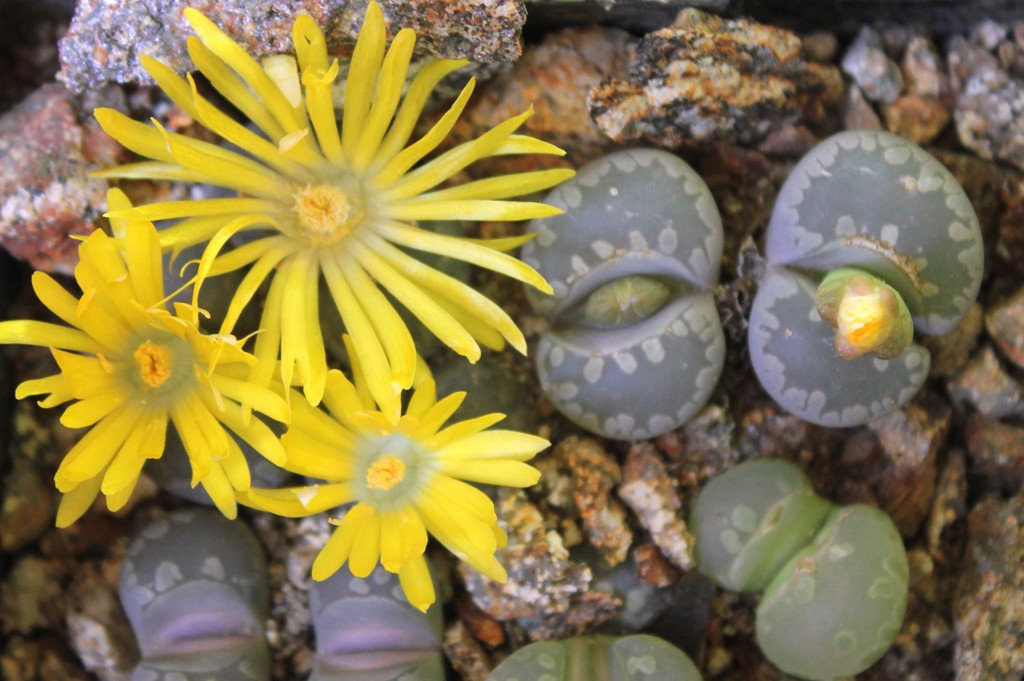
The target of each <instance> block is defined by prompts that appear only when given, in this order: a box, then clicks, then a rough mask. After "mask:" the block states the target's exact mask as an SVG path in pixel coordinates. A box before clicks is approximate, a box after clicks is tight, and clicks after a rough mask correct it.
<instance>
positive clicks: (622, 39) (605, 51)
mask: <svg viewBox="0 0 1024 681" xmlns="http://www.w3.org/2000/svg"><path fill="white" fill-rule="evenodd" d="M633 46H634V39H633V38H632V37H630V35H629V34H628V33H626V32H625V31H622V30H619V29H613V28H602V27H598V26H591V27H587V28H568V29H565V30H562V31H559V32H557V33H552V34H549V35H547V36H545V37H544V40H542V41H541V43H540V44H539V45H531V46H528V47H527V48H526V50H525V51H524V52H523V57H522V59H520V60H519V61H518V62H516V64H515V66H514V67H513V68H512V69H511V70H509V71H506V72H505V73H502V74H500V75H498V76H497V77H496V78H494V79H493V80H491V81H490V82H488V83H486V84H484V85H483V86H481V88H480V90H479V92H477V93H476V94H475V95H474V96H473V99H472V100H471V101H470V104H469V107H468V108H467V110H466V113H465V114H464V115H463V117H462V119H461V120H460V121H459V123H458V124H457V125H456V127H455V130H454V131H453V135H454V136H456V137H457V138H458V140H459V141H462V140H466V139H470V138H471V137H473V136H476V135H479V134H480V133H482V132H484V131H485V130H487V129H489V128H491V127H492V126H494V125H497V124H498V123H500V122H501V121H503V120H505V119H507V118H510V117H511V116H514V115H518V114H520V113H522V112H523V111H525V110H526V109H527V108H529V107H530V106H531V105H532V106H533V109H534V114H533V116H531V117H530V118H529V119H528V120H527V121H526V122H525V123H524V124H523V127H522V128H521V131H522V132H523V133H525V134H528V135H533V136H535V137H539V138H541V139H543V140H544V141H546V142H550V143H552V144H554V145H556V146H559V147H561V148H562V149H565V150H566V152H567V159H568V160H569V161H570V162H571V163H572V164H573V165H574V166H579V165H582V164H584V163H586V162H587V161H590V160H591V159H593V158H595V157H597V156H599V155H601V154H603V153H604V150H605V149H607V147H608V140H607V138H605V136H604V135H603V134H602V133H601V131H600V130H599V129H598V127H597V125H595V123H594V121H592V120H591V118H590V111H589V109H588V108H587V93H588V92H590V90H591V89H592V88H593V87H595V86H597V85H598V83H600V82H601V81H602V80H605V79H607V78H624V77H625V74H626V62H627V59H628V58H629V54H630V53H631V51H632V49H633ZM537 158H538V157H536V156H533V157H531V158H528V159H527V158H524V159H523V160H521V161H520V163H523V162H524V161H527V162H530V163H536V162H537ZM552 158H554V157H552ZM513 159H514V157H509V161H511V160H513ZM504 160H505V159H502V161H504ZM515 169H518V168H515ZM523 169H526V168H523Z"/></svg>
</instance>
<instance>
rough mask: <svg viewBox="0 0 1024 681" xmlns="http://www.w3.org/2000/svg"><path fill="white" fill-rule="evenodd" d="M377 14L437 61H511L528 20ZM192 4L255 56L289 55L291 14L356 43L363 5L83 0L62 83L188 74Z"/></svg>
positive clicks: (408, 9) (65, 47) (431, 9)
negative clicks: (153, 61) (164, 69)
mask: <svg viewBox="0 0 1024 681" xmlns="http://www.w3.org/2000/svg"><path fill="white" fill-rule="evenodd" d="M380 4H381V9H382V11H383V13H384V18H385V21H387V23H388V26H389V27H391V31H392V33H395V32H397V30H398V29H399V28H403V27H409V28H413V29H415V30H416V32H417V34H418V35H419V36H420V41H419V44H420V46H421V47H424V46H425V47H426V48H427V49H429V50H432V51H434V52H435V53H436V54H438V55H439V56H443V57H450V58H458V57H464V58H470V59H473V60H475V61H479V62H493V61H511V60H514V59H516V58H517V57H518V56H519V54H520V50H521V48H520V43H519V38H520V33H521V31H522V26H523V23H524V22H525V21H526V10H525V8H524V6H523V3H522V0H484V1H483V2H480V1H472V0H456V1H455V2H443V1H442V0H413V1H412V2H397V1H396V0H390V1H389V0H383V1H382V2H381V3H380ZM185 7H193V8H195V9H197V10H199V11H200V12H202V13H203V14H205V15H206V16H208V17H209V18H210V19H212V20H213V22H214V23H216V24H217V25H218V26H220V27H222V28H223V29H224V31H225V32H226V33H227V34H228V35H229V36H230V37H231V38H232V39H233V40H235V41H237V42H238V43H239V44H240V45H242V46H243V47H244V48H245V50H246V52H248V53H249V54H252V55H254V56H255V57H256V58H257V59H259V58H262V57H266V56H269V55H272V54H276V53H279V52H290V51H291V27H292V23H293V22H294V20H295V17H296V16H297V15H299V14H303V13H304V14H308V15H310V16H312V17H313V20H314V21H316V23H317V25H319V26H321V27H322V28H323V30H324V33H325V35H326V38H327V43H328V45H331V46H333V47H334V48H335V51H338V48H339V47H340V46H341V45H349V46H351V45H352V44H354V41H355V36H356V35H357V33H358V32H359V27H360V25H361V23H362V17H363V13H364V11H365V9H366V2H365V0H359V1H357V2H346V1H344V0H232V1H230V2H221V1H219V0H138V1H137V2H130V3H110V2H106V1H105V0H83V1H82V2H79V3H78V6H77V9H76V12H75V17H74V20H73V21H72V22H71V27H70V28H69V30H68V32H67V34H66V35H65V36H64V38H63V39H62V40H61V42H60V58H61V63H62V64H63V71H62V74H61V76H62V78H63V80H64V81H65V82H66V83H67V84H68V87H69V88H71V90H73V91H75V92H81V91H84V90H86V89H88V88H93V87H96V86H97V85H99V84H102V83H104V82H117V83H144V84H149V83H151V82H152V81H151V80H150V79H149V76H148V75H146V73H145V71H144V70H143V69H142V67H141V65H140V64H139V56H140V55H144V54H146V55H150V56H152V57H155V58H157V59H159V60H160V61H163V62H165V63H166V64H168V65H169V66H170V67H171V68H172V69H173V70H175V71H178V72H182V71H188V70H190V69H191V67H192V64H191V61H190V60H189V57H188V51H187V49H186V44H185V38H187V37H188V35H189V33H190V30H189V28H188V25H187V23H186V22H185V20H184V19H183V18H182V11H183V10H184V9H185Z"/></svg>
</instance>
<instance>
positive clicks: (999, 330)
mask: <svg viewBox="0 0 1024 681" xmlns="http://www.w3.org/2000/svg"><path fill="white" fill-rule="evenodd" d="M985 328H986V329H988V333H989V335H990V336H991V337H992V340H993V341H995V344H996V346H997V347H998V348H999V349H1000V350H1001V351H1002V353H1003V354H1004V355H1006V357H1007V358H1008V359H1009V360H1010V361H1011V362H1013V363H1014V364H1016V365H1017V366H1018V367H1021V368H1024V287H1022V288H1020V289H1019V290H1018V291H1017V292H1016V293H1014V294H1013V295H1012V296H1010V297H1009V298H1007V299H1006V300H1004V301H1002V302H1001V303H998V304H997V305H994V306H992V307H991V308H989V310H988V313H987V314H986V315H985Z"/></svg>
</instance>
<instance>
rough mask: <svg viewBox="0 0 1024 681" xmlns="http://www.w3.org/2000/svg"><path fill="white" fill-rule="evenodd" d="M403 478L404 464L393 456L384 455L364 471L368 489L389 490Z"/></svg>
mask: <svg viewBox="0 0 1024 681" xmlns="http://www.w3.org/2000/svg"><path fill="white" fill-rule="evenodd" d="M404 478H405V463H404V462H403V461H402V460H401V459H399V458H396V457H394V456H389V455H384V456H382V457H380V458H379V459H377V460H376V461H374V462H373V463H372V464H370V467H369V469H367V471H366V486H367V487H369V488H370V489H384V490H387V489H391V488H392V487H394V486H395V485H397V484H398V483H400V482H402V480H403V479H404Z"/></svg>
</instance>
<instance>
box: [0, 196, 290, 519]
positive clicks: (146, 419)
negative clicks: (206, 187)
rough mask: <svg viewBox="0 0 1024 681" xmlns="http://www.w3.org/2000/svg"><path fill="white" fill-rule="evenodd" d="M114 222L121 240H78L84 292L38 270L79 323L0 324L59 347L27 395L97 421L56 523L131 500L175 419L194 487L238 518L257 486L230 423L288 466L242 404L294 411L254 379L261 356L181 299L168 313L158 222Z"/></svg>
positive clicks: (69, 466)
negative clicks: (246, 494) (211, 327)
mask: <svg viewBox="0 0 1024 681" xmlns="http://www.w3.org/2000/svg"><path fill="white" fill-rule="evenodd" d="M107 202H108V205H110V207H111V208H113V209H114V210H118V209H124V208H130V207H131V204H130V203H128V199H127V197H125V196H124V195H123V194H121V193H120V192H119V191H117V190H112V191H111V192H110V193H109V194H108V196H107ZM112 224H113V227H114V233H115V235H118V236H119V237H121V238H120V239H114V238H111V237H109V236H107V235H106V234H105V233H103V232H101V231H96V232H93V233H92V234H91V235H89V236H88V237H86V238H85V239H84V240H83V241H82V243H81V245H80V246H79V247H78V256H79V263H78V265H77V266H76V267H75V280H76V281H77V282H78V286H79V288H81V290H82V296H81V297H80V298H75V297H74V296H73V295H71V294H70V293H68V292H67V291H66V290H64V288H63V287H62V286H61V285H60V284H58V283H57V282H56V281H54V280H53V279H52V278H51V277H50V276H48V275H46V274H44V273H42V272H36V273H35V274H34V275H32V286H33V288H34V289H35V292H36V295H37V296H39V299H40V300H41V301H42V302H43V304H44V305H46V307H48V308H49V309H50V311H52V312H53V313H54V314H55V315H56V316H57V317H59V318H60V319H62V320H63V321H64V322H66V323H67V324H69V325H70V326H63V325H61V324H54V323H50V322H42V321H33V320H13V321H4V322H0V343H19V344H26V345H41V346H45V347H50V348H52V350H53V357H54V359H55V360H56V361H57V366H58V367H59V368H60V372H59V373H57V374H54V375H53V376H47V377H45V378H40V379H34V380H29V381H25V382H23V383H22V384H21V385H19V386H18V388H17V392H16V395H17V397H18V399H22V398H24V397H28V396H31V395H45V397H44V399H43V400H42V401H41V402H40V404H41V405H42V406H44V407H53V406H56V405H59V404H63V403H65V402H68V401H71V400H77V401H75V402H73V403H72V404H71V405H70V406H68V407H67V409H65V410H64V412H63V414H62V415H61V417H60V421H61V423H63V424H64V425H65V426H68V427H69V428H86V427H88V428H90V430H89V432H88V433H86V434H85V436H84V437H83V438H82V439H81V440H80V441H79V442H78V443H77V444H76V445H75V446H74V447H72V449H71V450H70V451H69V452H68V453H67V455H66V456H65V457H64V459H63V460H62V461H61V463H60V466H59V468H58V469H57V474H56V475H55V477H54V480H55V481H56V484H57V489H58V490H59V491H61V492H63V493H64V496H63V498H62V499H61V503H60V507H59V509H58V511H57V525H58V526H59V527H66V526H68V525H70V524H71V523H73V522H75V521H76V520H78V518H79V517H81V515H82V514H83V513H85V511H86V510H87V509H88V508H89V506H90V505H91V504H92V502H93V500H94V499H95V498H96V495H97V494H98V493H100V492H102V493H103V494H104V495H106V499H107V506H108V508H110V510H112V511H114V510H117V509H119V508H121V507H122V506H123V505H124V504H125V502H127V501H128V497H129V496H130V495H131V492H132V490H133V489H134V488H135V483H136V481H137V480H138V477H139V472H140V471H141V470H142V466H143V464H144V463H145V462H146V459H157V458H159V457H160V456H161V455H162V454H163V451H164V438H165V435H166V432H167V425H168V421H170V422H172V423H173V424H174V427H175V428H176V429H177V431H178V434H179V435H180V436H181V440H182V442H183V443H184V445H185V450H186V451H187V452H188V457H189V460H190V462H191V465H192V484H193V485H196V484H197V483H198V484H202V485H203V487H204V488H205V489H206V491H207V492H208V493H209V495H210V498H212V499H213V501H214V503H215V504H216V505H217V507H218V508H220V510H221V511H222V512H223V513H224V515H226V516H228V517H231V518H233V517H234V516H235V514H236V510H237V507H236V503H235V490H245V489H248V488H249V468H248V465H247V464H246V462H245V458H244V456H243V455H242V452H241V450H240V449H239V447H238V444H237V443H236V442H235V441H234V440H233V439H232V438H231V436H230V435H228V433H227V432H226V431H225V430H224V427H223V426H227V427H228V428H230V429H231V430H232V431H234V432H235V434H237V435H238V436H239V437H241V438H242V439H243V440H245V441H246V442H248V443H249V444H251V445H252V446H253V447H254V448H255V449H256V450H257V451H259V452H260V453H261V454H263V455H264V456H265V457H267V458H268V459H269V460H271V461H273V462H274V463H276V464H279V465H280V464H282V463H284V460H285V454H284V450H283V449H282V447H281V443H280V441H279V440H278V439H277V438H276V437H275V436H274V433H273V432H272V431H271V430H270V429H269V428H268V427H267V426H266V425H265V424H264V423H262V422H261V421H260V420H258V419H255V418H252V419H250V418H248V417H247V414H245V413H244V411H243V409H255V410H256V411H259V412H262V413H264V414H267V415H269V416H271V417H273V418H275V419H277V420H279V421H286V420H287V418H288V407H287V405H286V404H285V402H284V399H283V398H282V397H281V396H280V395H279V394H278V393H277V392H274V391H271V390H269V389H267V388H262V387H259V386H255V385H252V384H250V383H249V382H248V381H247V380H246V377H247V376H248V373H249V370H250V367H251V366H252V365H253V364H254V363H255V361H256V360H255V357H253V356H252V355H250V354H248V353H246V352H244V351H243V350H241V348H240V347H239V345H238V344H237V343H236V342H235V341H234V339H232V338H230V337H225V336H206V335H203V334H202V333H201V332H200V331H199V329H198V327H197V326H196V320H195V311H194V310H193V308H191V307H189V306H185V305H180V304H179V305H176V306H175V308H176V309H175V313H174V314H172V313H171V312H169V311H168V310H167V307H166V300H165V297H164V290H163V279H162V278H161V271H160V248H159V245H158V243H157V236H156V230H154V229H153V225H152V224H150V223H145V222H139V221H135V222H129V221H127V220H120V219H114V220H112ZM122 249H123V250H122ZM243 405H244V407H243Z"/></svg>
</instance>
